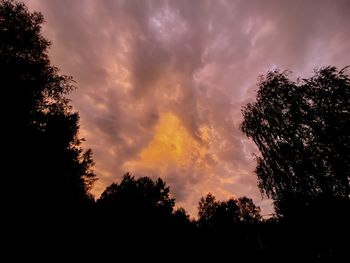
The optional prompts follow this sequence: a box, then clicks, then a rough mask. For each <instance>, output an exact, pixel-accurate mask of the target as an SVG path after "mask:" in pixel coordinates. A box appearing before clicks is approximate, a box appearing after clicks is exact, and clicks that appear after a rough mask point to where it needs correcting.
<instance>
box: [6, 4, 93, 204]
mask: <svg viewBox="0 0 350 263" xmlns="http://www.w3.org/2000/svg"><path fill="white" fill-rule="evenodd" d="M43 22H44V18H43V16H42V14H40V13H38V12H29V11H28V9H27V7H26V6H25V5H24V4H23V3H16V2H13V1H6V0H1V2H0V72H1V80H0V81H1V87H2V90H1V91H2V106H3V108H4V109H3V122H2V127H3V129H2V130H3V131H4V134H5V135H4V138H5V139H4V140H5V142H4V147H3V151H4V154H3V155H5V157H4V158H5V167H3V169H5V170H6V171H7V172H6V173H7V175H6V177H7V178H6V179H8V181H7V182H8V184H7V185H6V188H7V189H10V190H11V191H12V192H14V191H15V192H16V194H15V195H13V194H10V195H8V198H11V201H15V200H16V205H18V206H22V208H23V207H26V208H29V209H32V208H34V207H38V208H40V209H44V210H47V209H48V208H49V207H52V208H54V207H55V208H57V207H59V206H60V207H61V208H66V207H72V206H73V207H81V206H83V205H85V204H88V203H90V202H92V200H93V199H92V196H91V195H90V194H89V192H88V190H89V189H90V187H91V186H92V184H93V182H94V181H95V175H94V173H93V171H92V170H91V167H92V165H93V161H92V154H91V150H84V149H83V148H82V146H81V141H82V140H81V139H80V138H79V137H78V130H79V124H78V122H79V115H78V113H76V112H73V111H72V109H71V106H70V105H69V100H68V99H67V97H66V95H67V94H68V93H69V92H70V91H72V90H73V89H74V86H73V81H72V78H71V77H68V76H64V75H61V74H59V70H58V68H56V67H54V66H52V65H51V64H50V60H49V58H48V53H47V52H48V48H49V46H50V42H49V41H48V40H47V39H45V38H44V37H43V36H42V32H41V25H42V23H43ZM14 208H15V209H17V207H14Z"/></svg>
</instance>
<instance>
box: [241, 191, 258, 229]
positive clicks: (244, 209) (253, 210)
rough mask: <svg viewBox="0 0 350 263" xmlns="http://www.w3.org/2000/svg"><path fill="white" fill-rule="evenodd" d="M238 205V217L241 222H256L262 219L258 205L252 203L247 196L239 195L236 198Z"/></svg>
mask: <svg viewBox="0 0 350 263" xmlns="http://www.w3.org/2000/svg"><path fill="white" fill-rule="evenodd" d="M237 202H238V207H239V218H240V221H241V222H245V223H257V222H260V221H261V220H262V217H261V214H260V207H258V206H256V205H255V204H254V203H253V200H252V199H250V198H248V197H240V198H238V200H237Z"/></svg>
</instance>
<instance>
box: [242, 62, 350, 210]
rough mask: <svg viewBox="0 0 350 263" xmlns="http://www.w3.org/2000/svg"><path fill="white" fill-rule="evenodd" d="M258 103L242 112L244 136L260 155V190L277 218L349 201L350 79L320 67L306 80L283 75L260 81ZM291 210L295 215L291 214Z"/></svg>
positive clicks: (276, 73) (270, 75)
mask: <svg viewBox="0 0 350 263" xmlns="http://www.w3.org/2000/svg"><path fill="white" fill-rule="evenodd" d="M258 86H259V90H258V92H257V98H256V102H254V103H249V104H248V105H247V106H246V107H245V108H244V110H243V117H244V121H243V123H242V130H243V132H244V133H245V134H246V135H247V136H248V137H249V138H252V139H253V141H254V142H255V144H256V145H257V146H258V148H259V150H260V153H261V155H260V156H258V157H257V163H258V164H257V168H256V173H257V176H258V179H259V187H260V189H261V191H262V192H263V193H265V194H267V196H269V197H272V198H273V199H274V200H275V204H276V210H277V212H278V213H279V214H280V215H287V214H288V213H289V214H296V213H297V211H298V209H301V210H302V209H305V210H308V209H307V207H308V206H309V205H310V202H313V203H315V202H317V201H315V200H334V199H349V197H350V78H349V76H348V75H347V74H346V68H344V69H342V70H337V69H336V68H335V67H324V68H321V69H320V70H317V71H316V72H315V75H314V76H312V77H311V78H308V79H302V80H301V79H298V81H296V82H295V81H292V80H290V79H289V78H288V73H287V72H280V71H272V72H268V73H267V75H266V76H263V77H261V79H260V82H259V84H258ZM292 207H295V209H292Z"/></svg>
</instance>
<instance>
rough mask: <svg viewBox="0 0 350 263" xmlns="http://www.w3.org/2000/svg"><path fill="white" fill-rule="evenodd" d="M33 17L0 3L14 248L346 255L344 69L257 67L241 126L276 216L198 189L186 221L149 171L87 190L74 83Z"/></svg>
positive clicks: (348, 93) (172, 255)
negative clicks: (261, 70)
mask: <svg viewBox="0 0 350 263" xmlns="http://www.w3.org/2000/svg"><path fill="white" fill-rule="evenodd" d="M43 22H44V18H43V16H42V15H41V14H40V13H37V12H29V11H28V9H27V7H26V6H25V5H24V4H22V3H16V2H14V1H8V0H1V2H0V72H1V79H0V81H1V87H2V107H3V113H4V114H3V119H2V120H3V125H2V130H3V147H2V149H3V155H2V156H3V167H2V168H3V178H4V179H5V180H4V183H3V185H4V187H3V188H2V189H3V200H5V201H4V202H3V204H4V205H3V211H4V214H5V217H4V218H5V219H7V221H6V222H7V223H8V224H9V225H11V227H10V229H11V234H10V235H9V236H8V238H9V240H11V242H7V243H8V244H13V245H14V247H17V248H18V249H20V250H23V247H31V245H33V244H35V247H36V248H35V249H32V247H31V250H30V251H31V252H32V253H34V254H35V253H37V254H40V253H43V252H42V251H43V250H46V252H47V253H50V252H51V253H50V254H51V255H57V254H60V253H61V254H62V253H63V254H66V253H73V254H76V255H78V256H80V259H82V258H84V257H85V258H88V257H89V255H92V254H93V255H95V256H100V257H102V256H103V255H108V253H115V255H114V257H117V258H118V256H121V255H123V256H125V257H127V258H128V259H129V260H126V261H132V259H133V258H137V257H143V258H144V259H146V258H147V259H154V260H155V259H163V261H171V260H173V259H179V260H184V259H185V257H186V256H187V257H191V258H192V259H193V258H194V259H196V260H197V261H198V260H202V259H204V260H205V259H208V258H210V257H213V258H214V259H216V261H218V260H219V261H220V258H221V257H228V258H229V259H236V260H238V259H242V260H246V261H249V260H259V259H263V260H269V261H276V262H281V261H282V262H283V261H292V260H307V261H309V262H326V261H331V262H336V261H338V260H340V258H341V257H343V256H344V255H345V252H346V251H347V249H348V247H349V241H348V236H349V222H350V218H349V214H350V78H349V75H348V74H347V71H346V70H347V69H346V68H344V69H342V70H338V69H337V68H335V67H324V68H321V69H319V70H316V71H315V74H314V76H312V77H311V78H309V79H298V80H297V81H291V80H290V79H289V78H288V72H280V71H272V72H268V73H267V74H266V75H265V76H262V77H261V78H260V81H259V83H258V92H257V98H256V101H255V102H254V103H251V104H248V105H247V106H246V107H245V108H244V109H243V123H242V126H241V128H242V131H243V132H244V133H245V134H246V135H247V136H248V137H249V138H251V139H252V140H253V141H254V142H255V143H256V145H257V146H258V148H259V150H260V154H259V155H258V156H257V168H256V174H257V176H258V179H259V187H260V189H261V192H262V194H264V195H267V196H268V197H270V198H272V199H273V200H274V205H275V210H276V215H275V216H274V217H272V218H270V219H268V220H263V219H262V216H261V214H260V208H259V207H257V206H255V205H254V203H253V202H252V200H251V199H249V198H247V197H241V198H238V199H233V198H232V199H229V200H225V201H218V200H216V199H215V197H214V196H213V195H212V194H208V195H206V196H203V197H202V198H201V199H200V200H199V204H198V219H197V220H194V219H190V217H189V215H188V214H187V212H186V211H185V210H184V209H183V208H176V209H175V208H174V207H175V200H174V199H173V198H171V194H170V190H169V187H168V186H166V183H165V182H164V181H163V180H162V179H160V178H159V179H157V180H152V179H151V178H149V177H141V178H135V177H133V176H132V175H130V174H126V175H125V176H124V177H123V179H122V180H121V182H120V183H113V184H112V185H110V186H109V187H107V188H106V190H105V191H104V192H103V193H102V195H101V197H100V198H99V199H98V200H95V199H94V197H93V196H92V195H91V194H90V192H89V190H90V189H91V187H92V186H93V183H94V182H95V181H96V179H97V178H96V175H95V174H94V172H93V170H92V167H93V164H94V162H93V159H92V152H91V150H90V149H84V148H83V147H82V145H81V143H82V141H83V139H82V138H80V137H79V136H78V132H79V115H78V113H77V112H74V111H73V110H72V108H71V106H70V103H69V100H68V99H67V95H68V93H69V92H71V91H72V90H73V89H74V88H75V87H74V82H73V80H72V78H71V77H69V76H65V75H62V74H60V73H59V70H58V68H56V67H54V66H52V65H51V64H50V60H49V57H48V53H47V52H48V48H49V46H50V42H49V41H48V40H47V39H45V38H44V37H43V36H42V33H41V26H42V23H43ZM5 171H6V172H5ZM78 247H79V249H78ZM44 248H45V249H44ZM19 254H20V253H19ZM163 254H166V255H167V257H165V258H162V257H160V255H163ZM124 261H125V260H124Z"/></svg>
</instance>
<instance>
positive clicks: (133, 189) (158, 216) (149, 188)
mask: <svg viewBox="0 0 350 263" xmlns="http://www.w3.org/2000/svg"><path fill="white" fill-rule="evenodd" d="M97 205H98V206H99V208H100V209H101V211H102V212H103V213H107V214H111V213H112V214H113V215H115V216H116V217H117V219H119V220H122V221H127V222H136V223H141V224H143V223H152V224H153V223H156V222H164V223H166V222H165V221H169V220H170V217H171V215H172V212H173V207H174V205H175V200H174V199H172V198H170V195H169V187H167V186H166V184H165V182H164V181H163V180H162V179H161V178H158V179H157V180H155V181H153V180H152V179H151V178H149V177H140V178H138V179H135V177H134V176H131V175H130V174H129V173H127V174H125V175H124V176H123V179H122V181H121V182H120V183H119V184H118V183H113V184H111V185H110V186H109V187H107V188H106V190H105V191H104V192H103V193H102V195H101V197H100V198H99V199H98V200H97Z"/></svg>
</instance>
